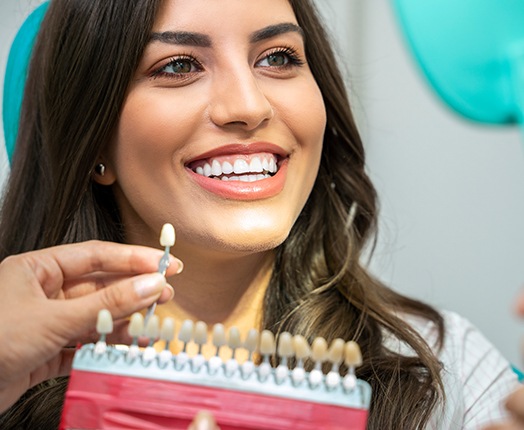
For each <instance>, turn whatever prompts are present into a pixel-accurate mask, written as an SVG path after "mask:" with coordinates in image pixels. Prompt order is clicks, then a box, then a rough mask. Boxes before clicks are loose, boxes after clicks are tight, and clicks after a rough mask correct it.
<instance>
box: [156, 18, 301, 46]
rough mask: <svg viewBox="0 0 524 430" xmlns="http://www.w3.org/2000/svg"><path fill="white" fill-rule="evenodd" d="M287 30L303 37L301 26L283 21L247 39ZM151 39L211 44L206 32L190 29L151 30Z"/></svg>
mask: <svg viewBox="0 0 524 430" xmlns="http://www.w3.org/2000/svg"><path fill="white" fill-rule="evenodd" d="M289 32H296V33H298V34H300V36H301V37H302V38H304V31H303V30H302V28H300V27H299V26H298V25H296V24H293V23H291V22H283V23H281V24H274V25H268V26H267V27H264V28H261V29H260V30H257V31H255V32H253V33H251V35H250V37H249V41H250V42H251V43H257V42H260V41H262V40H266V39H271V38H272V37H275V36H278V35H280V34H284V33H289ZM153 41H159V42H162V43H169V44H171V45H186V46H198V47H201V48H210V47H211V46H212V42H211V38H210V37H209V36H208V35H207V34H202V33H194V32H191V31H163V32H160V33H159V32H153V33H152V34H151V42H153Z"/></svg>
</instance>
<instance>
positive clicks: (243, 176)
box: [194, 156, 278, 182]
mask: <svg viewBox="0 0 524 430" xmlns="http://www.w3.org/2000/svg"><path fill="white" fill-rule="evenodd" d="M277 170H278V166H277V162H276V160H275V158H274V157H257V156H254V157H250V158H249V160H246V159H245V158H237V159H236V160H235V161H234V162H233V164H231V163H230V162H229V161H223V162H219V161H218V160H212V161H211V160H208V161H206V162H205V163H204V164H202V165H199V166H197V167H196V168H195V169H194V172H195V173H197V174H198V175H202V176H207V177H208V178H215V179H219V180H222V181H242V182H254V181H260V180H262V179H266V178H270V177H271V176H272V175H273V174H275V173H276V172H277Z"/></svg>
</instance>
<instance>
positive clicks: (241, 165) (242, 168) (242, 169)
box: [233, 158, 249, 175]
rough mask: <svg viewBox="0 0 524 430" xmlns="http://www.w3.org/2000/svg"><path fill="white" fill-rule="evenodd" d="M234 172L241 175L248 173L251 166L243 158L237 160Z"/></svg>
mask: <svg viewBox="0 0 524 430" xmlns="http://www.w3.org/2000/svg"><path fill="white" fill-rule="evenodd" d="M233 171H234V172H235V173H236V174H237V175H239V174H242V173H247V172H249V164H247V161H246V160H244V159H242V158H239V159H237V160H235V164H234V166H233Z"/></svg>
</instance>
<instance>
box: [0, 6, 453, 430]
mask: <svg viewBox="0 0 524 430" xmlns="http://www.w3.org/2000/svg"><path fill="white" fill-rule="evenodd" d="M290 3H291V5H292V7H293V9H294V12H295V15H296V17H297V20H298V23H299V25H300V26H301V27H302V28H303V29H304V33H305V36H306V55H307V60H308V63H309V67H310V68H311V70H312V73H313V75H314V77H315V79H316V82H317V83H318V85H319V87H320V89H321V91H322V94H323V98H324V103H325V106H326V111H327V127H326V131H325V137H324V145H323V152H322V160H321V165H320V170H319V173H318V176H317V178H316V182H315V185H314V188H313V190H312V193H311V195H310V197H309V199H308V201H307V203H306V205H305V207H304V209H303V211H302V213H301V215H300V216H299V218H298V220H297V221H296V223H295V225H294V226H293V229H292V231H291V233H290V235H289V237H288V238H287V239H286V241H285V242H284V243H283V244H282V245H281V246H280V247H279V248H278V250H277V256H276V259H275V263H274V270H273V274H272V278H271V281H270V285H269V288H268V290H267V293H266V297H265V302H264V313H263V322H262V325H263V327H264V328H269V329H271V330H273V331H275V332H279V331H283V330H286V331H290V332H292V333H300V334H303V335H305V336H306V337H307V338H309V339H310V340H312V339H313V338H314V337H316V336H323V337H325V338H326V339H327V340H328V341H329V340H332V339H334V338H337V337H340V338H343V339H346V340H350V339H352V340H356V341H357V342H359V344H360V345H361V348H362V351H363V355H364V365H363V366H362V367H361V368H360V369H359V372H358V376H359V377H360V378H362V379H365V380H367V381H368V382H369V383H370V384H371V385H372V388H373V397H372V406H371V410H370V418H369V424H368V428H369V429H376V430H385V429H398V428H402V429H418V428H423V427H424V426H425V425H426V424H427V423H428V422H429V419H430V416H431V414H432V413H433V412H434V410H435V409H436V408H437V407H438V405H439V404H440V403H441V402H442V401H443V400H444V392H443V386H442V381H441V378H440V370H441V369H440V364H439V362H438V360H437V358H436V357H435V355H434V354H433V353H432V351H431V348H430V347H429V346H428V345H427V344H426V342H425V341H424V339H422V338H421V337H420V336H419V335H418V334H417V333H416V331H415V330H414V329H413V328H411V327H410V326H409V324H407V323H406V322H405V321H404V320H403V318H402V316H403V314H411V315H416V316H419V317H423V318H425V319H427V320H429V321H431V322H432V323H434V324H435V326H436V327H437V329H438V333H439V336H438V339H437V345H435V346H434V347H436V348H438V347H440V345H441V343H442V341H443V321H442V317H441V316H440V314H439V313H438V312H437V311H436V310H434V309H433V308H431V307H430V306H428V305H426V304H423V303H420V302H418V301H415V300H412V299H409V298H407V297H404V296H402V295H400V294H398V293H395V292H394V291H392V290H391V289H389V288H387V287H385V286H384V285H382V284H381V283H380V282H379V281H378V280H376V279H374V278H373V277H372V276H371V275H370V274H369V273H368V272H367V271H366V269H365V268H364V267H363V266H362V264H361V263H360V260H361V254H362V253H363V250H364V249H365V247H366V245H367V244H368V242H370V241H372V240H373V239H374V237H375V230H376V224H377V220H376V218H377V196H376V191H375V189H374V187H373V185H372V183H371V182H370V180H369V177H368V175H367V174H366V171H365V167H366V166H365V155H364V148H363V145H362V141H361V139H360V136H359V134H358V131H357V127H356V125H355V122H354V120H353V116H352V113H351V109H350V106H349V101H348V96H347V93H346V89H345V87H344V83H343V79H342V76H341V74H340V71H339V69H338V68H337V65H336V60H335V56H334V55H333V52H332V49H331V47H330V42H329V38H328V37H327V35H326V33H325V30H324V28H323V26H322V24H321V22H320V20H319V18H318V13H317V12H316V10H315V8H314V7H313V5H312V4H311V3H310V1H309V0H290ZM159 4H160V0H126V1H120V0H99V1H95V0H53V1H52V2H51V5H50V7H49V10H48V12H47V14H46V17H45V20H44V23H43V24H42V29H41V32H40V34H39V37H38V40H37V44H36V47H35V50H34V56H33V58H32V61H31V67H30V72H29V77H28V82H27V86H26V91H25V97H24V102H23V107H22V118H21V124H20V134H19V136H18V140H17V149H16V152H15V156H14V163H13V169H12V172H13V173H12V176H11V178H10V180H9V184H8V191H7V194H6V197H5V201H4V205H3V208H2V213H1V222H0V243H1V244H2V249H0V260H1V259H3V258H5V257H6V256H8V255H10V254H14V253H18V252H22V251H26V250H31V249H37V248H42V247H46V246H50V245H56V244H59V243H66V242H76V241H82V240H87V239H93V238H97V239H105V240H113V241H119V242H121V241H124V240H125V233H124V226H122V225H121V222H120V217H119V214H118V208H117V207H116V204H115V201H114V198H113V195H112V191H111V189H110V188H108V187H103V186H100V185H97V184H95V183H94V182H93V181H92V180H91V173H92V169H93V167H94V165H95V163H96V160H97V157H98V156H99V154H100V153H101V151H102V150H103V148H104V147H105V146H106V145H107V144H108V142H109V141H110V139H111V136H112V133H113V132H114V130H115V128H116V125H117V122H118V117H119V112H120V109H121V107H122V104H123V101H124V99H125V95H126V91H127V88H128V85H129V82H130V80H131V76H132V75H133V73H134V71H135V69H136V67H137V65H138V62H139V59H140V57H141V55H142V51H143V49H144V47H145V45H146V43H147V41H148V40H149V37H150V36H149V34H150V31H151V28H152V26H153V22H154V19H155V16H156V13H157V10H158V6H159ZM353 204H356V205H357V208H358V209H357V211H356V216H355V218H354V220H353V221H352V222H349V221H351V219H350V218H351V217H350V208H351V207H352V205H353ZM261 328H262V327H261ZM390 335H392V336H394V337H395V338H397V339H398V340H399V341H401V342H403V343H405V344H407V345H408V346H409V347H410V348H411V349H412V350H413V351H414V354H413V355H410V356H404V355H402V354H400V353H399V352H396V351H391V350H389V349H387V348H386V347H385V345H384V338H385V336H390ZM432 346H433V345H432ZM54 386H56V387H60V384H55V385H54ZM61 389H62V390H63V384H62V388H61ZM35 390H36V392H38V390H39V389H38V388H36V389H35ZM35 390H33V391H32V393H34V392H35ZM49 390H50V388H49V384H48V385H46V392H49ZM27 399H29V400H27ZM35 399H38V396H35V395H33V394H32V395H31V396H26V397H25V398H24V399H23V400H21V401H20V402H19V403H18V404H17V405H15V407H13V409H12V410H11V411H9V412H8V414H6V415H5V417H4V418H5V419H4V421H3V422H2V420H1V419H0V424H2V428H23V426H24V424H21V422H22V421H20V417H21V416H22V415H24V414H18V415H17V414H16V413H14V412H15V411H16V410H21V409H20V408H24V409H22V410H26V408H27V402H29V401H31V402H34V401H35ZM35 408H36V406H35ZM13 417H18V418H13ZM17 420H18V421H17ZM44 421H45V420H44ZM56 424H57V423H53V424H51V425H54V426H56ZM10 426H11V427H10ZM13 426H14V427H13ZM41 428H44V427H41ZM50 428H52V427H50ZM55 428H56V427H55Z"/></svg>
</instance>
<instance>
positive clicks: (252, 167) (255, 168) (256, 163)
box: [249, 157, 264, 173]
mask: <svg viewBox="0 0 524 430" xmlns="http://www.w3.org/2000/svg"><path fill="white" fill-rule="evenodd" d="M263 170H264V168H263V167H262V162H261V161H260V158H258V157H253V158H252V159H251V162H250V163H249V171H250V172H253V173H261V172H262V171H263Z"/></svg>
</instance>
